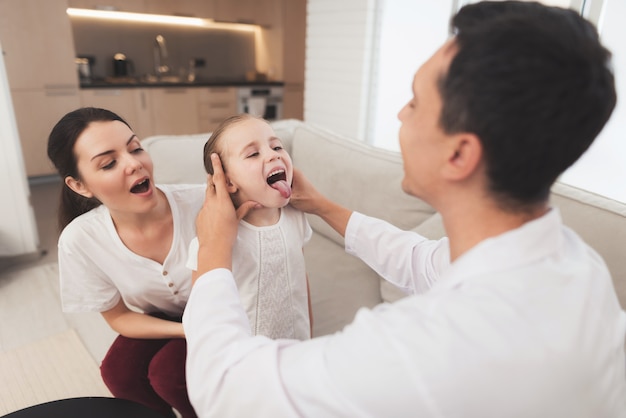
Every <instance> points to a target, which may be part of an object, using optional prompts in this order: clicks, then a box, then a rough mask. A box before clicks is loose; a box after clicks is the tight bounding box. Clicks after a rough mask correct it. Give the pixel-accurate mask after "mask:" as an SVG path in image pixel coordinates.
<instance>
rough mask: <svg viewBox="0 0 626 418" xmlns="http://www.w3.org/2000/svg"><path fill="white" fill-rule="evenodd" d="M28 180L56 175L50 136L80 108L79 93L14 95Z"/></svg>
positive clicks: (31, 92)
mask: <svg viewBox="0 0 626 418" xmlns="http://www.w3.org/2000/svg"><path fill="white" fill-rule="evenodd" d="M11 96H12V98H13V108H14V109H15V118H16V121H17V129H18V133H19V136H20V142H21V146H22V153H23V155H24V165H25V167H26V174H27V175H28V177H35V176H47V175H51V174H55V173H56V170H55V168H54V166H53V165H52V163H51V162H50V161H49V160H48V154H47V149H48V136H49V135H50V131H51V130H52V128H53V127H54V125H55V124H56V123H57V122H58V120H59V119H61V117H62V116H63V115H65V114H66V113H68V112H71V111H72V110H75V109H76V108H78V107H79V97H78V91H77V90H76V89H68V90H62V89H52V90H22V91H14V92H11Z"/></svg>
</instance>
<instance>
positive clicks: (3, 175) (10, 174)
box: [0, 45, 39, 256]
mask: <svg viewBox="0 0 626 418" xmlns="http://www.w3.org/2000/svg"><path fill="white" fill-rule="evenodd" d="M33 117H37V115H33ZM0 196H2V203H1V204H0V256H15V255H21V254H28V253H35V252H36V251H37V247H38V245H39V237H38V234H37V224H36V223H35V216H34V212H33V208H32V206H31V205H30V201H29V197H30V191H29V188H28V182H27V178H26V169H25V168H24V160H23V158H22V150H21V147H20V141H19V137H18V134H17V125H16V122H15V113H14V112H13V103H12V101H11V93H10V91H9V82H8V79H7V74H6V70H5V67H4V57H3V56H2V46H1V45H0Z"/></svg>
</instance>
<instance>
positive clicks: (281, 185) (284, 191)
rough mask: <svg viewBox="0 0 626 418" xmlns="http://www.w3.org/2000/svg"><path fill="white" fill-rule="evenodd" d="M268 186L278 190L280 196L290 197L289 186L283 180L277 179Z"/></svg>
mask: <svg viewBox="0 0 626 418" xmlns="http://www.w3.org/2000/svg"><path fill="white" fill-rule="evenodd" d="M270 186H272V188H274V189H276V190H278V191H279V192H280V194H281V196H282V197H284V198H285V199H289V198H290V197H291V186H290V185H289V184H287V182H286V181H285V180H279V181H276V182H274V183H272V184H271V185H270Z"/></svg>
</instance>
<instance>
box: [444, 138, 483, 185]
mask: <svg viewBox="0 0 626 418" xmlns="http://www.w3.org/2000/svg"><path fill="white" fill-rule="evenodd" d="M451 141H452V142H451V144H450V145H451V146H450V148H449V150H448V159H447V161H446V165H445V167H444V173H443V174H444V176H445V177H446V178H448V179H449V180H464V179H466V178H469V177H471V176H472V175H473V174H474V173H475V172H476V171H477V170H478V168H479V167H480V166H481V161H482V156H483V146H482V143H481V142H480V139H478V136H476V135H475V134H471V133H460V134H457V135H455V136H454V137H453V138H451Z"/></svg>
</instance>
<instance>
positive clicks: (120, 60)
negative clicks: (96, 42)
mask: <svg viewBox="0 0 626 418" xmlns="http://www.w3.org/2000/svg"><path fill="white" fill-rule="evenodd" d="M132 69H133V64H132V61H130V60H129V59H127V58H126V55H124V54H122V53H121V52H118V53H117V54H115V55H113V76H114V77H128V76H129V75H130V74H131V72H132Z"/></svg>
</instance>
